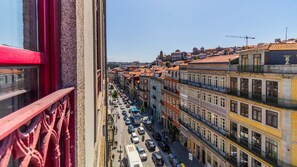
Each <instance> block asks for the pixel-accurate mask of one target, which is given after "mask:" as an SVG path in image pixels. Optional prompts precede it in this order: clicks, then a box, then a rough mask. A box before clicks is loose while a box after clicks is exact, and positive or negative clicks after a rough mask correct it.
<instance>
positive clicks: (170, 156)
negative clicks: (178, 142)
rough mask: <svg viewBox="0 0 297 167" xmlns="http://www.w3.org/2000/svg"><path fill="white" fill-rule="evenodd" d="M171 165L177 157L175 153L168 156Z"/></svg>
mask: <svg viewBox="0 0 297 167" xmlns="http://www.w3.org/2000/svg"><path fill="white" fill-rule="evenodd" d="M168 158H169V163H170V164H172V160H173V159H174V158H176V156H175V155H174V154H173V153H170V154H168Z"/></svg>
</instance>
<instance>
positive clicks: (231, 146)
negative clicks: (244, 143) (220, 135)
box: [230, 144, 237, 163]
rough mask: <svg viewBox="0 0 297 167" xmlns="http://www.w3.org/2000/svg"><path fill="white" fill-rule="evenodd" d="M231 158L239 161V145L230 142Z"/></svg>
mask: <svg viewBox="0 0 297 167" xmlns="http://www.w3.org/2000/svg"><path fill="white" fill-rule="evenodd" d="M230 159H231V161H233V162H236V163H237V147H235V146H233V145H232V144H230Z"/></svg>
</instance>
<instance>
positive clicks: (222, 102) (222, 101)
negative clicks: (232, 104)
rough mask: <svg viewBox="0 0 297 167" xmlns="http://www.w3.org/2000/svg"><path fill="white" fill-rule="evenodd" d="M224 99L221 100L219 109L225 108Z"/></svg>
mask: <svg viewBox="0 0 297 167" xmlns="http://www.w3.org/2000/svg"><path fill="white" fill-rule="evenodd" d="M225 105H226V104H225V98H221V107H225Z"/></svg>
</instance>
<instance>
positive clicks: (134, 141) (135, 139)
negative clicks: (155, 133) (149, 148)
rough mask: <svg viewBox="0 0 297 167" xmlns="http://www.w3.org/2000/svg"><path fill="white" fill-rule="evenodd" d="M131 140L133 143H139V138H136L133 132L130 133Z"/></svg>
mask: <svg viewBox="0 0 297 167" xmlns="http://www.w3.org/2000/svg"><path fill="white" fill-rule="evenodd" d="M131 141H132V143H134V144H137V143H139V138H138V136H137V134H136V133H135V132H133V133H131Z"/></svg>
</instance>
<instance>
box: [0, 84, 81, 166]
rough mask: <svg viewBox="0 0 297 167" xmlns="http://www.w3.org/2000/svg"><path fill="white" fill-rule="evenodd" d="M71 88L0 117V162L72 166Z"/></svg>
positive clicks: (73, 142)
mask: <svg viewBox="0 0 297 167" xmlns="http://www.w3.org/2000/svg"><path fill="white" fill-rule="evenodd" d="M73 90H74V88H66V89H61V90H58V91H56V92H54V93H52V94H50V95H48V96H46V97H44V98H42V99H40V100H38V101H36V102H34V103H32V104H30V105H28V106H26V107H23V108H21V109H19V110H18V111H15V112H13V113H11V114H10V115H8V116H6V117H3V118H1V119H0V166H7V165H8V164H9V163H11V162H10V161H11V160H12V159H13V160H16V161H15V162H16V163H17V164H16V165H17V166H21V167H23V166H29V165H33V166H75V139H74V138H75V123H74V95H73Z"/></svg>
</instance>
